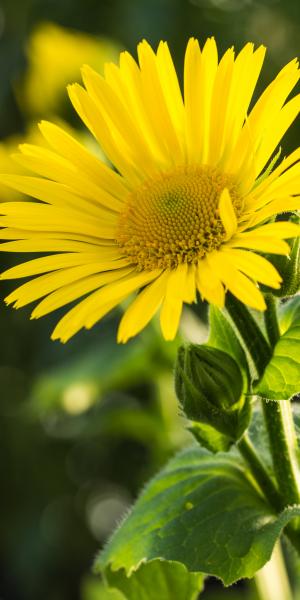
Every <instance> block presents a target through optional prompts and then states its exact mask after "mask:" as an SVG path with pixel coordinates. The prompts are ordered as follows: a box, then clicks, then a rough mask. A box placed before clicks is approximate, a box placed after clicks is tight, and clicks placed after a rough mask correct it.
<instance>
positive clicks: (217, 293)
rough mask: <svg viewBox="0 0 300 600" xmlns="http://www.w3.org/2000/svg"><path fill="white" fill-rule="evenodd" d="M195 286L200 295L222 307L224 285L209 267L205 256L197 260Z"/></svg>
mask: <svg viewBox="0 0 300 600" xmlns="http://www.w3.org/2000/svg"><path fill="white" fill-rule="evenodd" d="M197 287H198V290H199V292H200V294H201V297H202V298H203V299H204V300H207V301H208V302H211V303H212V304H215V305H216V306H219V307H220V308H223V306H224V302H225V290H224V286H223V284H222V282H221V280H220V278H219V277H218V276H217V274H216V273H215V272H214V271H213V270H212V269H211V267H210V265H209V263H208V260H207V258H204V259H202V260H200V261H199V263H198V267H197Z"/></svg>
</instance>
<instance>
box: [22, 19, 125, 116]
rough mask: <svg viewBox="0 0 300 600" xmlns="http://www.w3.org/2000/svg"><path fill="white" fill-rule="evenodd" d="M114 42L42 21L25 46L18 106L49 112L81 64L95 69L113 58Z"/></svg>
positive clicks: (116, 51) (54, 109) (31, 112)
mask: <svg viewBox="0 0 300 600" xmlns="http://www.w3.org/2000/svg"><path fill="white" fill-rule="evenodd" d="M119 50H120V49H119V47H118V46H117V45H116V43H115V42H113V41H111V40H108V39H105V38H102V39H101V38H96V37H93V36H91V35H88V34H85V33H81V32H79V31H73V30H70V29H64V28H63V27H60V26H58V25H56V24H54V23H42V24H39V25H38V27H37V28H36V29H35V30H34V31H33V33H32V35H31V37H30V39H29V43H28V46H27V57H28V70H27V73H26V74H25V76H24V78H23V81H22V84H21V85H20V86H19V88H18V90H17V96H18V98H19V101H20V106H21V108H22V109H25V111H26V112H27V114H29V115H31V116H36V115H44V116H45V114H53V113H55V112H57V111H58V109H59V107H60V104H61V102H62V101H63V100H64V99H65V96H66V94H65V87H66V85H67V83H69V82H70V81H76V80H77V78H78V73H79V69H80V67H81V65H82V64H83V63H85V62H86V63H88V64H90V65H91V66H93V67H94V68H95V69H97V70H98V71H102V70H103V65H104V63H105V62H108V61H114V60H117V57H118V54H119Z"/></svg>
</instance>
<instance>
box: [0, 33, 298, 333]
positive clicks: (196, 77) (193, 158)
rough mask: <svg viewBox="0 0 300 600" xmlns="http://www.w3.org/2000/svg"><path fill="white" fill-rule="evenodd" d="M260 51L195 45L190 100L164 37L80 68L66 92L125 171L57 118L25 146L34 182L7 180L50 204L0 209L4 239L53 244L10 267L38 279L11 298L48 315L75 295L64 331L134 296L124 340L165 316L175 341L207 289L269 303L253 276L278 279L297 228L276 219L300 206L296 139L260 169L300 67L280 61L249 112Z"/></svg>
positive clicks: (34, 245)
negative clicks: (40, 141) (277, 263)
mask: <svg viewBox="0 0 300 600" xmlns="http://www.w3.org/2000/svg"><path fill="white" fill-rule="evenodd" d="M264 54H265V49H264V48H263V47H259V48H258V49H257V50H255V51H254V48H253V45H252V44H246V46H245V47H244V48H243V49H242V50H241V52H240V53H239V54H238V55H237V56H236V57H235V55H234V50H233V49H232V48H230V49H229V50H227V52H225V54H224V55H223V56H222V57H221V59H220V60H219V59H218V52H217V47H216V43H215V41H214V39H208V40H207V42H206V44H205V45H204V47H203V49H202V50H201V49H200V47H199V44H198V42H197V40H195V39H191V40H190V41H189V43H188V46H187V50H186V55H185V65H184V95H182V93H181V90H180V86H179V83H178V79H177V75H176V72H175V68H174V65H173V62H172V58H171V55H170V53H169V50H168V46H167V44H166V43H163V42H161V43H160V44H159V47H158V50H157V52H156V53H155V52H154V51H153V50H152V48H151V47H150V46H149V44H148V43H147V42H145V41H144V42H142V43H141V44H139V46H138V58H139V63H138V64H137V63H136V62H135V61H134V59H133V58H132V57H131V56H130V54H128V53H127V52H124V53H122V54H121V57H120V66H119V67H118V66H116V65H114V64H111V63H110V64H107V65H106V68H105V75H104V77H101V76H100V75H99V74H97V73H96V72H95V71H94V70H93V69H91V68H90V67H84V68H83V71H82V74H83V81H84V85H85V88H83V87H81V86H80V85H78V84H75V85H72V86H70V88H69V94H70V98H71V101H72V103H73V105H74V107H75V109H76V111H77V112H78V114H79V115H80V117H81V119H82V120H83V122H84V123H85V124H86V126H87V128H88V129H89V130H90V131H91V132H92V134H93V135H94V136H95V138H96V139H97V140H98V141H99V143H100V145H101V147H102V148H103V149H104V151H105V153H106V155H107V156H108V157H109V159H110V161H111V162H112V163H113V165H114V166H115V168H116V170H113V169H112V168H110V167H108V166H107V165H105V164H104V163H103V162H101V161H100V160H98V159H97V158H96V157H95V156H93V155H92V154H91V153H90V152H89V151H88V150H87V149H86V148H84V147H83V146H82V145H81V144H80V143H78V141H76V140H75V139H74V138H73V137H72V136H70V135H69V134H67V133H66V132H65V131H64V130H63V129H62V128H60V127H58V126H56V125H53V124H51V123H49V122H42V123H41V126H40V129H41V132H42V134H43V135H44V137H45V140H46V141H47V143H48V145H49V149H45V148H42V147H38V146H34V145H28V144H25V145H23V146H22V147H21V151H22V154H21V155H20V157H19V162H20V164H21V165H22V166H23V167H26V168H28V169H30V170H31V171H34V172H35V173H37V174H38V175H39V177H37V176H35V177H24V176H17V175H16V176H14V175H7V176H4V175H3V176H2V177H1V181H2V182H3V183H6V184H7V185H9V186H11V187H13V188H14V189H17V190H19V191H22V192H23V193H26V194H28V195H30V196H33V197H34V198H36V199H37V200H39V201H40V202H39V203H36V202H26V203H22V202H13V203H5V204H2V205H1V207H0V208H1V213H2V217H1V218H0V225H1V226H2V227H4V228H5V229H2V230H1V233H0V236H1V238H2V239H3V240H6V242H4V243H3V244H2V245H1V249H2V250H7V251H11V252H46V253H52V254H50V255H49V254H48V255H46V256H44V257H39V258H36V259H34V260H31V261H29V262H26V263H23V264H20V265H19V266H16V267H13V268H11V269H9V270H7V271H6V272H5V273H3V274H2V278H3V279H13V278H19V277H33V276H35V278H34V279H32V280H30V281H28V282H26V283H25V284H23V285H22V286H21V287H19V288H18V289H17V290H15V291H14V292H12V293H11V294H10V295H9V296H8V298H7V299H6V301H7V303H14V306H15V307H16V308H19V307H21V306H25V305H26V304H28V303H30V302H32V301H34V300H40V302H39V304H38V305H37V307H36V308H35V309H34V311H33V313H32V318H38V317H41V316H43V315H45V314H47V313H50V312H51V311H53V310H55V309H57V308H60V307H62V306H65V305H67V304H68V303H70V302H73V301H75V300H76V301H78V302H77V304H76V305H75V306H73V307H72V308H71V309H70V310H69V311H68V312H67V313H66V314H65V316H64V317H63V318H62V319H61V320H60V321H59V323H58V325H57V326H56V328H55V330H54V332H53V335H52V337H53V339H57V338H59V339H61V340H62V341H66V340H68V339H69V338H70V337H71V336H73V335H74V334H75V333H76V332H77V331H79V330H80V329H81V328H83V327H85V328H87V329H89V328H90V327H92V326H93V325H94V324H95V323H96V322H97V321H98V320H99V319H101V318H102V317H103V316H104V315H105V314H106V313H108V312H109V311H110V310H111V309H112V308H114V307H115V306H116V305H118V304H119V303H121V302H122V301H123V300H124V299H125V298H126V297H127V296H129V295H131V294H132V293H133V292H136V291H138V290H142V291H140V293H139V294H138V295H137V296H136V298H135V299H134V300H133V302H132V303H131V304H130V305H129V307H128V308H127V309H126V311H125V313H124V316H123V318H122V320H121V323H120V326H119V332H118V339H119V341H121V342H125V341H126V340H128V338H130V337H131V336H133V335H135V334H137V333H138V332H139V331H140V330H141V329H142V328H143V327H145V326H146V325H147V323H148V322H149V321H150V320H151V319H152V317H153V316H154V314H155V313H156V312H157V311H158V310H160V323H161V329H162V333H163V336H164V337H165V339H167V340H170V339H173V338H174V336H175V334H176V331H177V328H178V324H179V320H180V315H181V311H182V306H183V303H184V302H187V303H192V302H194V301H195V299H196V292H197V291H199V293H200V294H201V296H202V297H203V298H204V299H206V300H208V301H209V302H211V303H214V304H216V305H218V306H220V307H222V306H223V305H224V300H225V294H226V291H227V290H230V292H231V293H232V294H234V295H235V296H236V297H237V298H239V300H241V301H242V302H244V303H245V304H248V305H249V306H251V307H253V308H255V309H259V310H264V309H265V301H264V297H263V295H262V293H261V291H260V289H259V283H263V284H266V285H268V286H271V287H273V288H278V287H280V282H281V279H280V276H279V274H278V272H277V271H276V269H275V268H274V266H273V265H272V264H271V262H270V261H269V260H267V259H266V258H264V257H263V256H262V255H261V253H264V252H265V253H274V254H287V253H288V252H289V245H288V244H287V243H286V242H285V241H284V240H285V239H288V238H291V237H294V236H298V235H299V234H300V228H299V226H297V225H296V224H294V223H291V222H285V221H278V222H270V221H272V220H273V218H274V217H275V216H276V215H277V214H280V213H283V212H286V211H294V210H297V209H299V208H300V199H299V195H300V163H299V159H300V148H298V149H297V150H296V151H294V152H293V153H292V154H291V155H290V156H288V157H287V158H285V159H284V160H283V161H282V162H281V163H280V164H279V165H278V166H277V167H276V168H274V170H273V171H271V169H270V168H268V167H266V165H267V164H268V161H269V160H270V158H271V157H272V155H273V153H274V151H275V150H276V148H277V146H278V144H279V142H280V140H281V138H282V137H283V135H284V134H285V132H286V131H287V129H288V128H289V127H290V125H291V123H292V122H293V121H294V119H295V118H296V116H297V114H298V113H299V110H300V97H299V96H296V97H294V98H292V99H291V100H287V98H288V96H289V95H290V92H291V90H292V89H293V88H294V86H295V85H296V83H297V81H298V79H299V70H298V64H297V62H296V61H295V60H294V61H291V62H290V63H289V64H288V65H286V66H285V67H284V68H283V69H282V70H281V71H280V73H279V74H278V76H277V77H276V78H275V79H274V81H272V82H271V83H270V85H269V86H268V87H267V88H266V90H265V91H264V93H263V94H262V95H261V96H260V98H258V100H257V101H256V103H255V104H254V106H253V108H252V109H251V111H250V112H249V105H250V102H251V99H252V95H253V92H254V89H255V86H256V82H257V79H258V77H259V74H260V70H261V67H262V63H263V60H264ZM248 113H249V114H248ZM50 148H51V149H50ZM10 240H14V241H10ZM82 297H84V299H82Z"/></svg>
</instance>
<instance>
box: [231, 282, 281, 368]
mask: <svg viewBox="0 0 300 600" xmlns="http://www.w3.org/2000/svg"><path fill="white" fill-rule="evenodd" d="M226 309H227V311H228V313H229V315H230V317H231V319H232V321H233V322H234V324H235V326H236V328H237V329H238V331H239V333H240V335H241V337H242V339H243V341H244V343H245V346H246V348H247V350H248V352H249V354H250V356H251V358H252V360H253V362H254V365H255V367H256V370H257V374H258V375H259V376H260V375H262V374H263V372H264V370H265V368H266V366H267V364H268V362H269V361H270V359H271V356H272V349H271V346H270V345H269V344H268V342H267V340H266V338H265V336H264V334H263V332H262V331H261V329H260V327H259V326H258V324H257V323H256V321H255V319H254V317H253V316H252V315H251V313H250V312H249V310H248V309H247V308H246V306H245V305H244V304H242V303H241V302H239V300H236V299H235V298H234V297H233V296H232V295H231V294H227V299H226Z"/></svg>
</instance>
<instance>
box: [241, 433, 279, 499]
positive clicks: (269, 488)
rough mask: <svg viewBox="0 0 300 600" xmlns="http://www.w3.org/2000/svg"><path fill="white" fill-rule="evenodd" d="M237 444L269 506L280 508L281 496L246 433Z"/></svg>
mask: <svg viewBox="0 0 300 600" xmlns="http://www.w3.org/2000/svg"><path fill="white" fill-rule="evenodd" d="M237 446H238V449H239V451H240V453H241V455H242V456H243V458H244V459H245V461H246V462H247V464H248V465H249V467H250V469H251V472H252V474H253V476H254V478H255V480H256V482H257V483H258V485H259V487H260V488H261V490H262V492H263V493H264V495H265V497H266V498H267V500H268V501H269V502H270V504H271V506H272V507H273V508H275V509H276V510H281V509H282V500H281V496H280V494H279V492H278V490H277V488H276V486H275V484H274V482H273V480H272V479H271V477H270V475H269V473H268V471H267V469H266V467H265V466H264V464H263V463H262V461H261V460H260V458H259V456H258V454H257V453H256V450H255V448H254V446H253V444H252V442H251V440H250V438H249V436H248V435H247V433H245V434H244V435H243V437H242V438H241V439H240V441H239V442H238V444H237Z"/></svg>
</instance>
